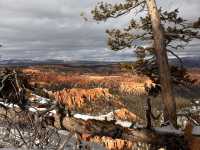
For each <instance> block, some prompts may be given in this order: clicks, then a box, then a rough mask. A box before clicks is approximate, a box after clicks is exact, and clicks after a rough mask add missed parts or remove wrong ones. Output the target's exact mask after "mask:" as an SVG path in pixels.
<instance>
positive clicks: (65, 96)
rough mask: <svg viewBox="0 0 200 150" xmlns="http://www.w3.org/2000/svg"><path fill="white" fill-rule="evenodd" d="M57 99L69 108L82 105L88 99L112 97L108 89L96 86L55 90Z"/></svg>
mask: <svg viewBox="0 0 200 150" xmlns="http://www.w3.org/2000/svg"><path fill="white" fill-rule="evenodd" d="M53 95H54V96H55V99H56V100H58V101H59V102H61V103H63V104H65V105H66V106H68V107H69V108H72V107H74V106H76V107H81V106H83V105H84V104H85V103H86V102H87V101H95V100H96V99H97V98H100V97H108V98H109V97H112V95H111V94H110V93H109V90H108V89H103V88H94V89H80V88H73V89H63V90H61V91H57V92H54V93H53Z"/></svg>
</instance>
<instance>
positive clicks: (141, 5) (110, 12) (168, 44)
mask: <svg viewBox="0 0 200 150" xmlns="http://www.w3.org/2000/svg"><path fill="white" fill-rule="evenodd" d="M91 13H92V15H93V19H94V20H96V21H107V20H108V19H109V18H115V19H117V18H119V17H122V16H124V15H127V14H132V16H131V17H130V20H129V24H128V26H127V27H125V28H124V29H109V30H107V31H106V33H107V35H108V45H109V47H110V48H111V49H112V50H116V51H118V50H123V49H126V48H134V49H135V52H136V54H137V57H138V61H137V63H135V65H134V68H135V69H136V70H137V72H139V73H143V74H146V75H148V76H150V77H151V78H152V79H153V80H155V82H159V83H160V85H161V95H162V100H163V105H164V119H165V121H169V122H170V123H172V124H173V125H174V126H176V104H175V99H174V95H173V92H172V83H171V82H172V80H176V81H178V80H177V79H176V78H173V76H172V75H173V74H171V73H172V72H171V71H170V70H172V69H174V68H173V67H171V68H170V66H169V64H168V55H167V53H171V54H172V55H174V56H175V57H176V58H178V59H179V61H180V63H181V59H180V58H179V57H178V55H176V54H175V52H174V50H177V49H183V48H184V47H185V46H186V45H187V44H188V43H189V42H190V41H191V40H192V39H194V38H198V39H199V38H200V35H199V33H198V30H199V28H200V26H199V22H200V21H199V20H200V19H199V20H198V21H197V22H195V23H191V22H188V21H187V20H184V19H183V18H182V17H179V16H178V13H179V10H178V9H175V10H173V11H166V10H162V8H160V9H158V8H157V5H156V2H155V0H124V1H123V2H121V3H117V4H110V3H107V2H99V3H97V5H96V7H95V8H94V9H93V10H92V11H91ZM136 15H140V17H139V19H138V18H137V17H135V16H136ZM139 40H141V41H144V42H146V43H150V44H149V45H148V46H146V47H144V46H141V45H138V44H137V43H138V42H135V41H139ZM180 66H182V65H180ZM181 68H182V67H181ZM183 72H184V71H181V72H180V73H179V74H182V73H183Z"/></svg>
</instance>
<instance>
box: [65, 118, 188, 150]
mask: <svg viewBox="0 0 200 150" xmlns="http://www.w3.org/2000/svg"><path fill="white" fill-rule="evenodd" d="M62 123H63V126H64V127H65V129H66V130H68V131H70V132H75V133H78V134H80V135H81V134H87V135H90V136H91V137H93V136H102V137H103V136H107V137H111V138H113V139H122V140H126V141H131V142H133V143H136V142H144V143H148V144H152V145H156V146H158V147H167V148H168V149H173V150H176V149H177V150H178V149H187V142H186V141H185V138H184V134H183V132H181V131H177V132H176V130H174V131H173V130H172V131H170V130H158V129H146V128H141V129H132V128H124V127H121V126H120V125H116V124H115V122H114V121H99V120H87V121H85V120H82V119H77V118H73V117H65V118H64V119H63V121H62Z"/></svg>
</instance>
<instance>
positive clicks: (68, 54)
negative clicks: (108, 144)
mask: <svg viewBox="0 0 200 150" xmlns="http://www.w3.org/2000/svg"><path fill="white" fill-rule="evenodd" d="M98 1H99V0H0V18H1V19H0V43H2V45H3V47H2V48H0V56H1V59H35V60H44V59H61V60H104V61H110V60H114V61H118V60H131V59H133V56H134V53H133V52H132V50H126V51H121V52H113V51H111V50H109V48H108V47H107V46H106V35H105V32H104V31H105V29H107V28H113V27H121V26H123V25H125V24H126V23H127V19H128V18H129V17H130V16H125V17H123V18H120V19H119V20H109V21H108V22H106V23H99V24H97V23H96V22H94V21H92V20H90V21H88V22H85V21H84V20H83V18H82V17H81V16H80V14H81V12H85V14H86V15H88V17H89V12H90V10H91V9H92V8H93V7H94V6H95V4H96V2H98ZM107 1H111V2H116V1H119V0H107ZM157 1H158V4H159V6H163V7H165V8H167V9H169V10H170V9H173V8H176V7H179V8H180V11H181V15H183V16H184V17H186V18H187V19H190V20H194V19H197V18H198V17H200V11H199V10H200V2H199V0H167V2H166V0H157ZM199 43H200V42H196V41H195V42H194V44H193V46H190V47H188V48H187V49H186V50H185V51H184V52H182V53H181V54H184V55H185V54H187V55H191V54H194V52H195V55H197V54H198V55H200V52H199V51H198V50H199V49H200V46H199Z"/></svg>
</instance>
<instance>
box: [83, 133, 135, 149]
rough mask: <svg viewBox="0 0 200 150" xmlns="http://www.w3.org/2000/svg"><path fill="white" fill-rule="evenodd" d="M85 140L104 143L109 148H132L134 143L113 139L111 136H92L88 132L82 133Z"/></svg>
mask: <svg viewBox="0 0 200 150" xmlns="http://www.w3.org/2000/svg"><path fill="white" fill-rule="evenodd" d="M82 139H83V140H84V141H90V142H94V143H98V144H102V145H103V146H105V148H106V149H108V150H131V149H132V147H133V143H132V142H130V141H125V140H121V139H112V138H110V137H105V136H103V137H99V136H94V137H92V136H90V135H87V134H83V135H82Z"/></svg>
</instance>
